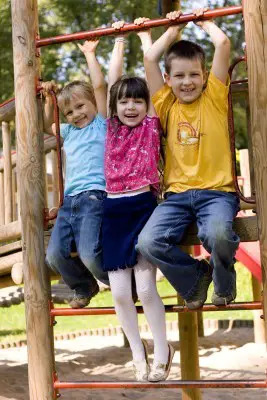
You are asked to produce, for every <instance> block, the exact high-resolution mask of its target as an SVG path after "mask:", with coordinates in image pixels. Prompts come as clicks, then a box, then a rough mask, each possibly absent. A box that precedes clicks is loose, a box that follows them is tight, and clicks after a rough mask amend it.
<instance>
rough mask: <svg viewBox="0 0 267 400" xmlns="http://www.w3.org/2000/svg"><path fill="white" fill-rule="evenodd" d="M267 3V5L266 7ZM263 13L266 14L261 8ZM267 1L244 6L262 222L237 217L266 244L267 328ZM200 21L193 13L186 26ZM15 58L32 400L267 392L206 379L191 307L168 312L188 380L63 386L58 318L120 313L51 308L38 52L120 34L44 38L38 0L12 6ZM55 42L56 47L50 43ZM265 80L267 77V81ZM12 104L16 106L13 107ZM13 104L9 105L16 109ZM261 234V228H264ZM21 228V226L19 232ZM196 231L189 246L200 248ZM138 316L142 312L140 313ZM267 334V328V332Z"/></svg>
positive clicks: (248, 236)
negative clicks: (78, 392)
mask: <svg viewBox="0 0 267 400" xmlns="http://www.w3.org/2000/svg"><path fill="white" fill-rule="evenodd" d="M263 3H264V5H263ZM261 7H263V8H261ZM266 9H267V4H266V1H265V2H262V1H260V0H255V1H253V2H251V1H249V0H244V1H243V14H244V18H245V34H246V42H247V64H248V78H249V79H248V82H249V94H250V110H251V136H252V147H253V156H254V170H255V183H256V185H255V187H256V201H257V217H256V216H253V217H246V218H237V219H236V221H235V224H236V227H235V229H236V231H237V233H238V234H239V236H240V237H241V239H242V240H243V241H256V240H258V239H259V240H260V247H261V264H262V271H263V289H264V291H263V308H264V311H263V313H264V324H265V328H267V281H266V275H267V232H266V226H267V166H266V152H267V139H266V133H265V132H266V129H267V120H266V113H265V109H266V104H267V98H266V93H265V88H266V83H267V82H266V79H267V78H266V75H267V74H266V61H267V60H266V57H267V56H266V54H267V53H266V51H264V50H266V49H265V47H266V45H265V42H264V30H263V29H258V27H259V26H262V20H263V16H264V15H265V14H266ZM241 11H242V7H233V8H232V7H229V8H226V9H219V10H213V11H209V12H208V13H207V14H206V16H207V17H208V18H209V17H211V16H213V17H216V16H219V15H220V16H222V15H230V14H233V13H239V12H241ZM193 19H195V16H193V15H191V14H188V15H185V16H183V19H181V21H180V22H186V21H189V20H193ZM169 23H170V22H169V20H166V19H161V20H156V21H148V22H146V23H145V26H147V27H152V26H160V25H167V24H169ZM12 28H13V50H14V52H13V54H14V70H15V96H16V130H17V147H18V154H17V166H18V173H19V182H20V183H21V187H20V205H21V228H22V248H23V264H24V282H25V306H26V322H27V338H28V360H29V387H30V399H31V400H37V399H38V400H45V399H46V400H47V399H49V400H50V399H55V398H56V397H57V396H58V390H59V389H66V388H91V389H97V388H102V389H103V388H122V387H123V388H154V389H156V388H167V387H168V388H182V389H183V399H184V400H185V399H201V394H200V391H199V390H198V388H201V387H203V388H204V387H205V388H208V387H209V388H226V387H232V388H245V387H246V388H266V387H267V381H266V380H250V381H231V380H229V381H200V380H199V367H198V354H197V353H198V352H197V325H196V321H197V320H196V313H194V312H189V310H188V309H186V308H185V307H183V306H167V307H166V311H167V312H178V313H179V327H180V339H181V343H182V345H181V370H182V380H181V381H177V380H175V381H166V382H159V383H149V382H145V383H141V382H138V383H137V382H116V383H114V382H61V381H59V380H58V379H57V376H56V373H55V363H54V352H53V336H52V329H53V320H54V318H55V317H57V316H63V315H66V314H68V315H78V314H79V315H89V314H101V313H114V310H113V309H110V308H105V309H83V310H70V309H66V310H64V309H63V310H62V309H60V310H59V309H55V308H53V306H52V305H51V303H50V282H49V277H48V271H47V269H46V267H45V263H44V235H43V226H44V208H45V201H44V179H43V140H42V135H41V134H40V132H41V131H42V129H41V122H42V120H41V118H40V115H41V113H40V103H39V102H38V100H37V99H36V82H37V81H38V78H39V62H40V58H39V57H36V55H37V51H36V48H38V47H41V46H44V45H46V44H52V43H61V42H66V41H70V40H80V39H85V38H88V37H97V36H103V35H110V34H114V33H115V31H114V30H113V29H112V28H105V29H98V30H94V31H90V32H83V33H81V34H72V35H63V36H59V37H56V38H50V39H37V40H35V39H36V33H37V32H38V15H37V1H36V0H31V1H30V0H12ZM138 29H140V28H139V27H136V26H135V25H133V24H129V25H126V27H125V28H124V30H125V31H130V30H138ZM47 40H48V42H47ZM258 77H261V80H260V81H259V79H258ZM10 103H11V102H10ZM10 103H7V104H6V106H7V105H10ZM258 228H259V230H258ZM14 229H15V226H14ZM194 229H195V228H194V227H193V228H192V230H191V231H190V232H189V233H188V235H187V237H186V238H185V241H184V244H186V245H194V244H198V243H199V242H198V240H197V238H196V235H195V233H196V231H195V230H194ZM0 234H1V230H0ZM261 308H262V304H261V302H260V301H258V302H254V303H235V304H230V305H228V306H226V307H220V308H216V307H215V306H212V305H205V306H204V307H203V310H204V311H211V310H215V309H216V310H223V309H229V310H232V309H242V310H246V309H261ZM138 311H141V309H140V308H138ZM266 331H267V329H266Z"/></svg>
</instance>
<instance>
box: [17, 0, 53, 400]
mask: <svg viewBox="0 0 267 400" xmlns="http://www.w3.org/2000/svg"><path fill="white" fill-rule="evenodd" d="M11 6H12V36H13V57H14V79H15V97H16V131H17V149H18V156H17V168H18V175H19V180H20V183H21V185H20V201H21V225H22V241H23V265H24V271H23V274H24V282H25V285H24V293H25V309H26V325H27V341H28V376H29V393H30V400H52V399H53V395H54V391H53V371H54V355H53V340H52V327H51V326H50V312H49V300H50V282H49V277H48V270H47V268H46V266H45V262H44V234H43V210H44V180H43V135H42V134H41V133H40V127H39V122H38V105H37V100H36V80H37V76H36V71H37V69H38V61H37V60H36V49H35V37H36V34H37V31H38V30H37V15H38V14H37V0H12V1H11Z"/></svg>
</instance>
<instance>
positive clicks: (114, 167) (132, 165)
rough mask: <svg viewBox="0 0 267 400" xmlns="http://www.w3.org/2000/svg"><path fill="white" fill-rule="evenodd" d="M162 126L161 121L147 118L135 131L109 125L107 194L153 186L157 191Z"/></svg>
mask: <svg viewBox="0 0 267 400" xmlns="http://www.w3.org/2000/svg"><path fill="white" fill-rule="evenodd" d="M160 131H161V126H160V122H159V118H158V117H149V116H146V117H145V118H144V119H143V121H142V122H141V123H140V124H139V125H138V126H136V127H134V128H130V127H128V126H126V125H122V124H121V122H120V121H119V119H118V118H117V117H114V118H110V119H108V121H107V136H106V149H105V178H106V191H107V192H108V193H118V192H128V191H132V190H137V189H140V188H142V187H144V186H147V185H151V186H153V188H154V189H156V190H158V186H159V175H158V170H157V166H158V161H159V151H160Z"/></svg>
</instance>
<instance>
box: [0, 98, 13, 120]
mask: <svg viewBox="0 0 267 400" xmlns="http://www.w3.org/2000/svg"><path fill="white" fill-rule="evenodd" d="M14 119H15V100H14V99H11V100H10V101H7V102H5V103H4V105H2V107H0V122H3V121H5V122H10V121H13V120H14Z"/></svg>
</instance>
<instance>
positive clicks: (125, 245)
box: [103, 23, 174, 381]
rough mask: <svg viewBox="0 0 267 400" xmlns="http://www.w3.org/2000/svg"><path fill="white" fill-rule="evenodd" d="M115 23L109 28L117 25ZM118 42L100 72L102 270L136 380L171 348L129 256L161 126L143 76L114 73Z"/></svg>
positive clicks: (167, 360)
mask: <svg viewBox="0 0 267 400" xmlns="http://www.w3.org/2000/svg"><path fill="white" fill-rule="evenodd" d="M122 25H123V23H116V24H114V25H113V26H114V27H115V28H116V29H120V27H121V26H122ZM139 36H140V38H141V41H142V45H143V51H144V52H145V51H146V50H148V48H149V47H150V46H151V44H152V42H151V36H150V32H141V33H140V34H139ZM124 43H125V39H124V37H123V36H118V37H117V38H116V39H115V45H114V49H113V53H112V58H111V64H110V67H109V74H108V82H109V98H108V104H109V116H110V118H109V119H108V121H107V136H106V149H105V178H106V191H107V198H106V199H105V200H104V217H103V269H104V270H105V271H108V274H109V280H110V286H111V292H112V295H113V299H114V305H115V309H116V313H117V316H118V318H119V320H120V323H121V325H122V328H123V330H124V332H125V335H126V336H127V338H128V340H129V343H130V347H131V350H132V354H133V369H134V373H135V377H136V379H137V380H138V381H147V380H149V381H160V380H164V379H166V378H167V376H168V374H169V370H170V366H171V360H172V357H173V353H174V350H173V348H172V347H171V346H170V345H168V342H167V339H166V324H165V310H164V305H163V303H162V301H161V299H160V297H159V295H158V292H157V288H156V268H155V267H154V266H153V265H152V264H150V263H149V262H148V261H146V260H145V259H144V258H143V257H142V256H141V255H140V254H137V252H136V250H135V245H136V243H137V238H138V235H139V233H140V232H141V230H142V228H143V227H144V225H145V224H146V222H147V220H148V219H149V217H150V215H151V214H152V212H153V211H154V209H155V207H156V206H157V200H156V194H157V191H158V188H159V174H158V170H157V165H158V161H159V151H160V130H161V128H160V122H159V119H158V117H157V116H156V115H155V111H154V109H153V106H152V104H151V103H150V95H149V91H148V87H147V84H146V81H145V80H144V79H141V78H138V77H127V76H122V66H123V52H124ZM132 274H134V277H135V280H136V287H137V294H138V298H139V299H140V301H141V303H142V305H143V309H144V313H145V316H146V318H147V321H148V323H149V326H150V329H151V331H152V335H153V338H154V362H153V365H152V367H151V369H150V368H149V365H148V358H147V344H146V342H145V341H144V340H141V337H140V333H139V329H138V320H137V313H136V308H135V305H134V302H133V300H132V285H131V282H132Z"/></svg>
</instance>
